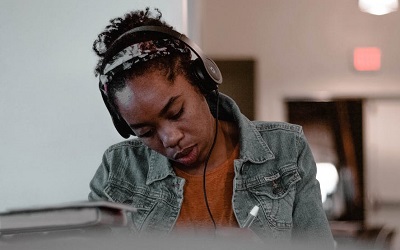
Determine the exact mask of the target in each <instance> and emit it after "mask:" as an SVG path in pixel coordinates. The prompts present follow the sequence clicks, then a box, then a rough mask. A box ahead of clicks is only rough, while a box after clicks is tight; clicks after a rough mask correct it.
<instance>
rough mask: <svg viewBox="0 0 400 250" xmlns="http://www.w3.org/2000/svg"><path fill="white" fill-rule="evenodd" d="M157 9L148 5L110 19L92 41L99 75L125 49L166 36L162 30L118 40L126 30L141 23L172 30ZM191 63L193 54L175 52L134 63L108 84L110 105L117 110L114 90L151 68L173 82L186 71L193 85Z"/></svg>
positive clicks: (185, 73) (96, 71) (141, 24)
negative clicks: (152, 8)
mask: <svg viewBox="0 0 400 250" xmlns="http://www.w3.org/2000/svg"><path fill="white" fill-rule="evenodd" d="M155 11H156V13H153V12H152V11H150V8H146V9H145V10H140V11H132V12H128V13H126V14H125V15H124V16H123V17H117V18H114V19H111V20H110V24H109V25H107V26H106V27H105V29H104V31H103V32H101V33H100V34H99V35H98V36H97V39H96V40H95V41H94V43H93V50H94V52H95V53H96V54H97V55H98V57H99V60H98V63H97V66H96V68H95V75H96V76H98V75H100V74H102V72H103V69H104V67H105V64H106V63H107V62H108V61H109V60H110V59H111V58H112V57H113V56H114V55H115V54H117V53H118V52H120V51H121V50H123V49H124V48H126V47H128V46H130V45H132V44H134V43H138V42H142V41H148V40H156V39H162V38H166V35H163V34H159V33H139V34H137V33H136V34H135V33H134V34H130V35H128V36H124V37H123V38H122V39H119V38H120V36H121V35H122V34H124V33H125V32H127V31H129V30H131V29H133V28H135V27H139V26H147V25H150V26H163V27H167V28H169V29H173V27H172V26H170V25H168V24H167V23H166V22H165V21H163V20H162V19H161V18H162V13H161V12H160V11H159V10H158V9H155ZM190 63H191V54H190V53H188V54H182V53H172V54H171V55H169V56H165V57H159V58H155V59H152V60H148V61H146V62H142V63H138V64H135V66H134V67H132V68H131V69H129V70H126V71H123V72H121V73H118V74H117V75H115V76H113V80H112V82H111V83H110V85H109V86H108V100H109V102H110V105H111V106H112V108H113V109H114V111H117V109H116V106H115V103H114V99H115V93H116V92H117V91H118V90H120V89H121V88H123V87H124V86H125V85H126V82H127V80H130V79H132V78H133V77H135V76H140V75H143V74H144V73H146V72H149V71H152V70H160V71H161V72H163V73H164V74H165V75H166V76H167V77H168V79H169V80H170V81H171V82H173V80H174V79H175V77H176V76H177V75H179V74H183V75H184V76H186V78H187V79H188V81H189V82H190V83H192V84H193V81H192V80H191V77H190V73H189V72H190Z"/></svg>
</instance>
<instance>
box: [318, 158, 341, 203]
mask: <svg viewBox="0 0 400 250" xmlns="http://www.w3.org/2000/svg"><path fill="white" fill-rule="evenodd" d="M317 180H318V181H319V184H320V189H321V197H322V202H325V200H326V198H327V196H328V195H329V194H332V193H333V192H335V190H336V188H337V185H338V182H339V174H338V172H337V170H336V167H335V165H333V164H332V163H329V162H318V163H317Z"/></svg>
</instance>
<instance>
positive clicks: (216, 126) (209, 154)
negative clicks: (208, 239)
mask: <svg viewBox="0 0 400 250" xmlns="http://www.w3.org/2000/svg"><path fill="white" fill-rule="evenodd" d="M215 93H216V97H217V100H216V104H217V108H216V118H215V134H214V140H213V143H212V145H211V148H210V151H209V152H208V155H207V158H206V161H205V163H204V171H203V194H204V201H205V203H206V207H207V211H208V214H209V215H210V218H211V221H212V223H213V226H214V230H216V229H217V225H216V223H215V220H214V217H213V215H212V213H211V209H210V206H209V204H208V198H207V190H206V171H207V164H208V160H209V159H210V156H211V153H212V151H213V149H214V146H215V143H216V141H217V135H218V110H219V107H218V106H219V92H218V89H217V90H215ZM214 232H215V231H214Z"/></svg>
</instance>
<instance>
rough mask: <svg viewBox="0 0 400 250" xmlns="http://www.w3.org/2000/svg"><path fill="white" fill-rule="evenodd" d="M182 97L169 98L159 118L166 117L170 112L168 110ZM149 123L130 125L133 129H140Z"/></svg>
mask: <svg viewBox="0 0 400 250" xmlns="http://www.w3.org/2000/svg"><path fill="white" fill-rule="evenodd" d="M179 97H180V95H177V96H173V97H171V98H169V100H168V102H167V104H165V106H164V107H163V108H162V109H161V111H160V112H159V113H158V116H160V117H161V116H165V114H166V113H167V112H168V110H169V109H170V108H171V106H172V104H174V103H175V102H176V100H177V99H178V98H179ZM147 125H148V124H147V123H136V124H129V126H130V127H131V128H132V129H138V128H141V127H145V126H147Z"/></svg>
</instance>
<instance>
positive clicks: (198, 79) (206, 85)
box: [190, 58, 222, 94]
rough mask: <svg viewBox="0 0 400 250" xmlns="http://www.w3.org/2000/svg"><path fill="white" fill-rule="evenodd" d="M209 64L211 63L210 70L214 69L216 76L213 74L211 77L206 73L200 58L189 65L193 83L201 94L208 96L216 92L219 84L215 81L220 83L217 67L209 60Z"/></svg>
mask: <svg viewBox="0 0 400 250" xmlns="http://www.w3.org/2000/svg"><path fill="white" fill-rule="evenodd" d="M210 62H211V63H213V66H212V69H213V70H214V69H216V74H213V76H211V75H210V73H209V72H208V71H207V69H206V67H205V65H204V63H203V61H202V60H201V58H196V59H195V60H193V61H192V63H191V65H190V67H191V73H192V77H193V79H194V82H195V83H196V84H197V86H198V87H199V88H200V90H201V92H202V93H203V94H209V93H210V92H212V91H214V90H217V89H218V84H219V83H220V82H217V81H221V82H222V77H221V74H220V72H219V69H218V67H217V65H216V64H215V63H214V62H213V61H211V60H210ZM209 68H210V67H209ZM219 79H221V80H219ZM216 80H217V81H216Z"/></svg>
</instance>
